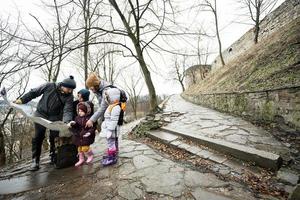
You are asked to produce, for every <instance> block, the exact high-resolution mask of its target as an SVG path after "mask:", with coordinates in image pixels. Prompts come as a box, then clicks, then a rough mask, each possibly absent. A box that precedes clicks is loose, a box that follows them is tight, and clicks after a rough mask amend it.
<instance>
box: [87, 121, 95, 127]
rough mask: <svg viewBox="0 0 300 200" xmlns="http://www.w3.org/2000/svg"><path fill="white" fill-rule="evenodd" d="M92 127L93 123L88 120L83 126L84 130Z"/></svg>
mask: <svg viewBox="0 0 300 200" xmlns="http://www.w3.org/2000/svg"><path fill="white" fill-rule="evenodd" d="M93 126H94V122H93V121H91V120H88V121H87V122H86V124H85V128H87V127H89V128H90V127H93Z"/></svg>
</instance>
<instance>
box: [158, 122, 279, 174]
mask: <svg viewBox="0 0 300 200" xmlns="http://www.w3.org/2000/svg"><path fill="white" fill-rule="evenodd" d="M161 130H163V131H166V132H169V133H173V134H175V135H177V136H182V137H185V138H189V139H191V140H193V141H195V142H197V143H199V144H201V145H204V146H207V147H209V148H212V149H214V150H216V151H219V152H222V153H226V154H229V155H231V156H233V157H235V158H238V159H241V160H245V161H250V162H254V163H255V164H257V165H258V166H261V167H264V168H268V169H271V170H272V171H277V170H278V169H279V168H280V167H281V165H282V158H281V157H280V156H279V155H276V154H274V153H270V152H266V151H261V150H257V149H254V148H251V147H246V146H243V145H239V144H234V143H231V142H227V141H224V140H219V139H213V138H208V137H203V136H200V135H195V134H189V133H184V132H181V131H178V130H175V129H172V128H166V127H162V128H161Z"/></svg>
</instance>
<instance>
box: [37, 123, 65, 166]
mask: <svg viewBox="0 0 300 200" xmlns="http://www.w3.org/2000/svg"><path fill="white" fill-rule="evenodd" d="M34 129H35V136H34V137H33V138H32V159H36V161H38V162H39V161H40V156H41V152H42V145H43V141H44V139H45V134H46V128H45V127H44V126H42V125H40V124H36V123H35V124H34ZM58 136H59V131H51V130H50V135H49V140H50V154H51V153H55V138H56V137H58Z"/></svg>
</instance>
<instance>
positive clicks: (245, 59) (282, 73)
mask: <svg viewBox="0 0 300 200" xmlns="http://www.w3.org/2000/svg"><path fill="white" fill-rule="evenodd" d="M296 85H297V86H300V18H298V19H296V20H294V21H293V22H292V23H290V24H287V25H286V26H285V27H283V28H282V29H280V30H279V31H277V32H275V33H273V34H271V35H270V36H269V37H267V38H265V39H264V40H262V41H259V43H258V44H257V45H255V46H254V47H252V48H251V49H249V50H248V51H247V52H245V53H244V54H242V55H240V56H239V57H238V58H236V59H234V60H231V61H230V62H229V63H227V64H226V66H225V67H223V68H220V69H218V70H217V71H215V72H214V73H211V74H210V75H209V76H208V77H207V78H206V79H205V80H204V81H202V82H201V83H197V84H195V85H192V86H190V88H188V90H187V91H186V92H185V93H186V94H187V95H189V94H197V93H216V92H242V91H258V90H266V89H274V88H282V87H288V86H296Z"/></svg>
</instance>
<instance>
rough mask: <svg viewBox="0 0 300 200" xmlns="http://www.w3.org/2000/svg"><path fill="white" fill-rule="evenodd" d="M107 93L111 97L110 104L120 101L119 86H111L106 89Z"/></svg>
mask: <svg viewBox="0 0 300 200" xmlns="http://www.w3.org/2000/svg"><path fill="white" fill-rule="evenodd" d="M106 95H107V96H108V97H109V98H108V99H109V102H108V103H109V104H113V103H116V102H119V101H120V90H119V89H118V88H109V89H108V90H107V91H106Z"/></svg>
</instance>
